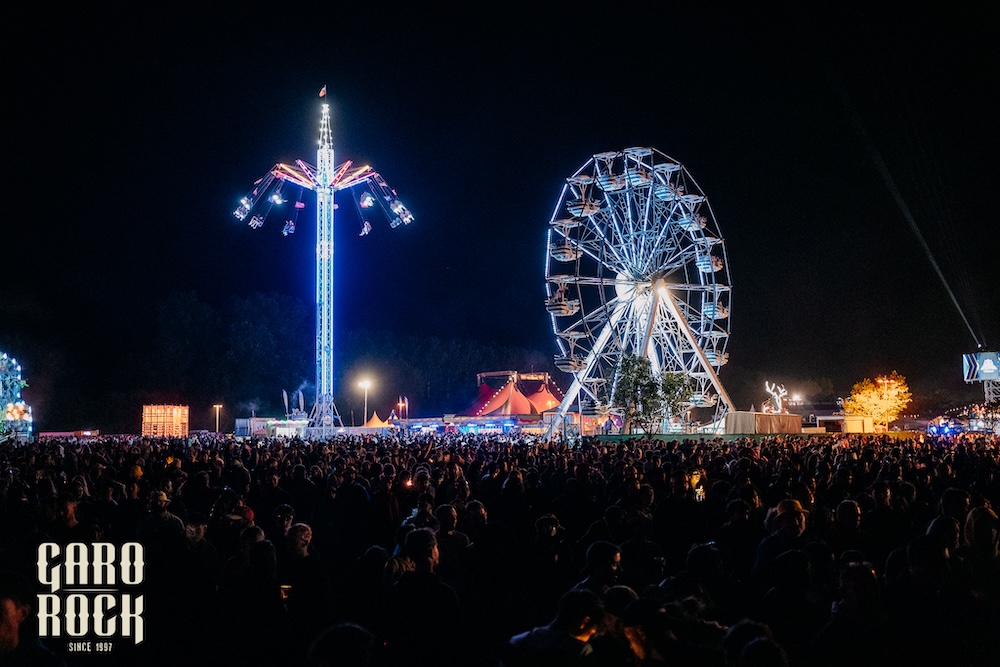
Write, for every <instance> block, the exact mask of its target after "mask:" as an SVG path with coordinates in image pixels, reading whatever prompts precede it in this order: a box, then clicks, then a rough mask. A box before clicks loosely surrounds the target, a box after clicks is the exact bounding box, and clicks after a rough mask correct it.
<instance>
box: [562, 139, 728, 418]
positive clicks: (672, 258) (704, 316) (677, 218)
mask: <svg viewBox="0 0 1000 667" xmlns="http://www.w3.org/2000/svg"><path fill="white" fill-rule="evenodd" d="M545 280H546V295H547V298H546V302H545V305H546V309H547V310H548V312H549V314H550V316H551V318H552V328H553V331H554V333H555V336H556V342H557V344H558V346H559V354H557V355H556V359H555V363H556V366H557V367H558V368H559V369H560V370H562V371H565V372H567V373H570V374H572V375H573V382H572V385H571V387H570V389H569V391H568V392H566V395H565V398H564V400H563V402H562V404H561V405H560V406H559V415H558V419H557V422H561V420H562V417H564V416H565V414H566V412H567V411H568V410H569V408H570V406H572V405H573V404H574V402H577V401H579V402H580V403H583V402H584V401H586V402H587V404H589V405H591V406H595V407H596V408H598V409H599V408H600V406H607V405H608V403H609V399H610V396H611V395H612V393H613V390H614V383H615V374H616V370H617V368H618V364H619V361H620V359H621V357H622V356H624V355H636V356H645V357H646V358H648V359H649V361H650V363H651V365H652V368H653V371H654V372H660V371H679V372H683V373H685V374H686V375H687V376H688V377H689V378H690V379H691V381H692V383H693V385H694V392H693V394H692V396H691V398H690V401H689V405H688V406H687V407H690V408H695V409H699V412H698V414H700V415H703V416H704V417H705V419H706V420H707V421H708V422H709V423H711V424H716V425H717V424H720V423H721V418H722V417H723V416H724V415H725V413H726V412H727V411H728V410H729V409H731V405H732V403H731V401H730V399H729V395H728V394H727V393H726V391H725V389H724V388H723V386H722V383H721V382H720V381H719V376H718V372H719V370H720V369H721V367H722V366H723V365H724V364H725V363H726V362H727V361H728V354H727V353H726V347H727V345H728V343H729V311H730V296H731V294H732V291H731V286H730V277H729V263H728V260H727V257H726V247H725V243H724V241H723V238H722V235H721V234H720V232H719V228H718V225H717V224H716V221H715V216H714V215H713V214H712V209H711V207H710V206H709V203H708V200H707V199H706V197H705V194H704V193H703V192H702V191H701V189H700V188H699V187H698V184H697V183H696V182H695V181H694V179H693V178H692V177H691V175H690V173H688V171H687V169H685V168H684V167H683V166H682V165H681V164H680V163H679V162H677V161H676V160H674V159H672V158H670V157H668V156H667V155H665V154H663V153H661V152H660V151H658V150H656V149H653V148H626V149H624V150H621V151H611V152H606V153H598V154H597V155H595V156H593V158H592V159H590V160H589V161H588V162H587V163H586V164H584V165H583V166H582V167H581V168H580V169H579V170H577V172H576V173H575V174H573V175H572V176H570V177H569V178H567V179H566V184H565V185H564V186H563V189H562V193H561V195H560V197H559V201H558V203H557V204H556V207H555V211H554V212H553V215H552V219H551V221H550V223H549V232H548V254H547V257H546V264H545ZM553 423H556V422H553Z"/></svg>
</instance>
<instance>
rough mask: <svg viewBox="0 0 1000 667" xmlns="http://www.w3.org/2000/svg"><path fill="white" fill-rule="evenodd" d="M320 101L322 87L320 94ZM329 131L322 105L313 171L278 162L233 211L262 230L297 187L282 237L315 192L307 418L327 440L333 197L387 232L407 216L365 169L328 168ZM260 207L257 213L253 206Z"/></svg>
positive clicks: (337, 422)
mask: <svg viewBox="0 0 1000 667" xmlns="http://www.w3.org/2000/svg"><path fill="white" fill-rule="evenodd" d="M319 96H320V97H326V86H323V89H322V90H321V91H320V94H319ZM334 164H335V163H334V152H333V142H332V132H331V131H330V105H329V104H326V103H324V104H323V105H322V119H321V121H320V131H319V149H318V150H317V151H316V166H315V167H313V166H312V165H309V164H307V163H306V162H303V161H302V160H296V161H295V165H289V164H284V163H281V162H279V163H278V164H276V165H274V166H273V167H272V168H271V169H270V171H268V173H267V174H266V175H265V176H264V177H262V178H261V179H259V180H258V181H257V182H256V183H255V184H254V186H255V187H254V189H253V191H251V192H250V194H248V195H247V196H246V197H243V199H241V200H240V205H239V206H238V207H237V208H236V210H235V211H233V215H235V216H236V218H237V219H239V220H245V219H246V217H247V216H248V215H250V213H251V212H252V211H256V212H255V213H254V214H253V215H252V216H251V217H250V220H249V223H248V224H249V225H250V227H251V228H254V229H258V228H260V227H262V226H263V224H264V221H265V220H266V219H267V218H268V215H269V214H270V213H271V211H272V208H273V207H275V206H277V207H279V208H280V207H282V206H284V204H286V203H288V201H287V200H286V199H285V198H284V197H283V196H282V189H283V186H284V185H285V184H288V183H291V184H292V185H295V186H298V187H299V194H298V199H297V200H296V201H295V203H294V205H293V207H292V209H291V211H290V212H289V214H288V215H286V219H285V224H284V228H283V230H282V233H283V234H284V235H285V236H287V235H288V234H292V233H294V232H295V225H296V222H297V221H298V214H299V211H300V210H302V208H304V205H303V203H302V191H303V190H315V192H316V401H315V403H313V407H312V410H311V411H310V413H309V423H310V429H311V435H319V436H323V435H327V434H328V433H329V429H333V428H336V427H340V426H343V421H342V420H341V418H340V413H339V412H338V411H337V405H336V403H335V402H334V398H333V391H334V386H333V384H334V383H333V379H334V354H333V337H334V321H333V303H334V284H333V246H334V236H333V232H334V227H333V217H334V211H335V210H336V209H337V206H336V204H335V203H334V192H336V191H338V190H351V191H353V192H355V193H356V196H357V197H358V199H357V202H356V203H357V205H358V211H359V212H361V214H362V217H364V216H366V215H367V210H368V209H371V208H374V207H375V206H376V204H377V205H378V208H379V209H380V210H381V211H382V212H383V213H384V214H385V216H386V217H387V218H388V220H389V226H390V227H398V226H399V225H408V224H410V223H411V222H413V215H412V214H411V213H410V211H409V210H408V209H407V208H406V207H405V206H403V204H402V203H401V202H400V201H399V198H398V197H397V195H396V191H395V190H393V189H392V188H390V187H389V185H388V184H387V183H386V182H385V180H384V179H383V178H382V176H381V175H379V173H378V172H376V171H375V170H374V169H372V168H371V167H370V166H368V165H363V166H360V167H354V166H353V163H352V162H351V161H347V162H344V163H343V164H341V165H339V166H336V167H335V166H334ZM258 203H260V204H261V207H260V209H257V204H258ZM362 223H363V224H362V228H361V236H365V235H366V234H368V233H369V232H370V231H371V229H372V227H371V223H369V222H368V221H367V220H362Z"/></svg>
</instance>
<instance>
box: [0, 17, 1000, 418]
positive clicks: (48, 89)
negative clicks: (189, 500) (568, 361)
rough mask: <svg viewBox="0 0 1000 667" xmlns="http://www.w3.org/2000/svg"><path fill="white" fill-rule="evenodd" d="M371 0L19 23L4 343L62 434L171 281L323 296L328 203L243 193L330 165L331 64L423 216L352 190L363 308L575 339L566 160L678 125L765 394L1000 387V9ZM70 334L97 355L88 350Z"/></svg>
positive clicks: (1, 306) (471, 331)
mask: <svg viewBox="0 0 1000 667" xmlns="http://www.w3.org/2000/svg"><path fill="white" fill-rule="evenodd" d="M341 4H343V3H327V5H328V8H327V9H324V10H317V9H309V8H308V6H307V5H303V6H302V7H301V8H299V7H295V6H278V5H274V6H272V7H271V8H270V9H268V10H266V11H261V10H253V11H251V10H249V9H247V8H246V7H245V6H244V7H242V8H240V9H236V8H232V9H231V10H229V11H225V10H222V9H217V8H216V9H205V8H199V10H197V11H194V12H184V11H180V10H172V9H169V8H166V7H163V6H157V7H155V8H153V7H150V6H145V5H144V6H139V5H136V6H135V7H133V8H128V9H123V10H116V11H113V12H112V11H111V10H108V9H104V8H100V7H97V6H95V5H93V4H89V5H78V6H74V7H72V8H70V9H67V10H62V11H60V12H58V13H57V12H55V10H54V9H52V8H51V7H50V6H47V5H46V6H43V7H42V8H38V7H23V8H22V10H23V12H25V13H26V14H27V16H25V17H23V18H21V19H19V21H17V22H14V21H11V22H8V23H7V25H6V26H5V30H4V33H5V35H4V55H5V62H6V65H7V67H6V73H5V77H4V78H5V81H6V85H5V95H4V98H5V100H6V104H5V105H4V106H5V107H6V112H5V114H4V116H5V118H6V122H5V125H4V126H5V133H4V134H5V141H4V144H5V154H6V156H7V162H8V164H7V170H6V172H7V173H8V174H9V175H10V176H12V185H13V187H11V188H9V189H8V196H7V198H6V203H7V206H6V209H5V212H4V223H3V228H4V231H5V233H4V243H3V246H2V247H3V250H4V252H3V257H4V260H5V264H6V270H5V272H4V273H5V276H6V282H7V284H6V287H5V289H4V297H3V298H2V299H0V349H2V350H4V351H6V352H8V353H9V354H13V355H14V356H16V357H17V358H18V359H19V361H20V362H21V364H22V366H24V373H25V376H26V379H27V380H28V381H29V385H30V386H29V388H28V389H26V390H25V397H26V399H27V400H28V402H29V403H32V404H34V405H35V406H36V408H35V410H36V422H37V428H38V430H62V429H71V428H79V427H83V426H98V427H99V426H100V425H94V424H77V423H52V420H47V419H46V414H45V406H52V405H54V404H57V403H62V402H68V401H84V402H86V401H91V402H93V401H101V400H103V398H102V392H105V391H109V390H114V391H118V392H127V391H128V386H127V383H128V379H127V378H129V377H130V376H129V369H130V368H132V367H134V366H135V365H136V363H137V357H139V356H141V355H142V354H143V350H145V349H147V346H145V344H144V342H143V341H144V340H145V337H146V336H148V335H149V333H150V330H151V324H150V318H151V312H152V308H153V307H154V306H155V303H156V302H157V301H158V300H159V299H160V298H161V297H162V296H163V295H165V294H167V293H169V292H171V291H174V290H197V291H198V293H199V294H201V295H202V296H203V297H204V298H205V299H208V300H222V299H224V298H226V296H227V295H231V294H247V293H251V292H255V291H270V290H273V291H277V292H279V293H283V294H288V295H291V296H295V297H298V298H301V299H303V300H304V301H305V302H307V303H309V304H311V303H312V302H313V286H314V265H313V257H314V243H315V236H314V233H315V232H314V220H313V216H314V213H313V209H312V207H311V206H310V208H309V209H308V215H305V216H304V217H303V218H301V219H300V222H299V230H298V233H296V234H295V235H294V236H290V237H287V238H284V237H282V235H281V233H280V224H277V225H276V224H275V223H274V221H272V222H270V223H269V224H268V225H265V227H264V228H262V229H259V230H251V229H249V228H248V227H247V225H246V224H245V223H241V222H239V221H237V220H235V219H234V218H233V216H232V214H231V212H232V210H233V209H234V208H235V206H236V204H237V202H238V200H239V198H240V197H241V196H243V195H244V194H246V192H247V191H248V190H249V188H250V187H251V184H252V183H253V181H254V180H255V179H257V178H259V177H260V176H262V175H263V174H264V173H265V172H266V170H267V169H268V168H269V167H270V166H271V165H273V164H274V163H275V162H278V161H284V162H292V161H294V160H295V159H297V158H301V159H304V160H305V161H307V162H310V163H313V162H314V161H315V149H316V140H317V131H318V123H319V113H320V99H319V98H318V97H317V93H318V91H319V90H320V88H321V87H322V86H324V85H326V86H327V89H328V91H329V96H328V98H327V99H328V100H329V101H330V103H331V105H332V106H331V109H332V118H333V134H334V148H335V150H336V154H337V161H338V163H339V162H341V161H343V160H346V159H351V160H354V161H355V163H357V164H364V163H368V164H371V165H372V166H374V167H375V169H377V170H378V171H379V172H380V173H381V174H382V175H383V176H384V177H385V179H386V180H387V181H388V183H389V184H390V185H391V186H392V187H393V188H395V189H396V190H397V191H398V192H399V194H400V196H401V198H402V199H403V200H404V202H405V203H406V204H407V205H408V207H409V208H410V209H411V211H413V213H414V215H415V216H416V222H415V223H414V224H412V225H410V226H407V227H400V228H398V229H394V230H393V229H390V228H389V226H388V224H386V223H385V222H384V221H375V228H374V229H373V231H372V233H371V234H369V235H368V236H366V237H363V238H362V237H360V236H359V235H358V232H359V229H358V227H359V225H360V222H359V221H358V220H357V219H356V217H355V214H354V213H353V211H352V210H351V207H345V208H343V209H341V211H342V212H343V214H342V215H340V214H338V219H337V220H338V223H337V224H338V227H337V251H336V262H337V265H336V271H337V290H338V291H337V305H336V308H337V318H338V331H346V330H354V329H373V330H375V329H388V330H392V331H398V332H408V333H412V334H417V335H428V336H430V335H434V336H445V337H462V338H470V339H475V340H478V341H481V342H482V344H484V345H491V344H504V345H517V346H523V347H527V348H532V349H538V350H540V351H542V352H544V353H546V354H553V353H555V352H556V347H555V342H554V340H553V336H552V332H551V327H550V323H549V319H548V315H547V313H546V312H545V309H544V305H543V299H544V296H545V287H544V258H545V234H546V230H547V222H548V220H549V218H550V215H551V213H552V209H553V207H554V205H555V203H556V201H557V199H558V196H559V193H560V190H561V187H562V184H563V183H564V179H565V178H566V177H568V176H570V175H571V174H573V173H574V172H575V171H576V170H577V169H578V168H579V167H580V166H582V165H583V164H584V163H585V162H587V160H588V159H589V158H590V157H591V156H592V155H593V154H594V153H597V152H602V151H608V150H620V149H623V148H626V147H630V146H650V147H653V148H657V149H659V150H660V151H662V152H664V153H666V154H667V155H669V156H671V157H673V158H674V159H676V160H678V161H679V162H681V163H683V164H684V165H685V166H686V167H687V168H688V170H689V171H690V173H691V174H692V175H693V176H694V178H695V179H696V180H697V182H698V184H699V185H700V186H701V188H702V189H703V190H704V191H705V193H706V194H707V195H708V198H709V201H710V203H711V206H712V209H713V211H714V213H715V216H716V218H717V220H718V223H719V227H720V229H721V231H722V234H723V236H724V238H725V242H726V251H727V254H728V258H729V261H730V271H731V276H732V282H733V297H732V304H733V305H732V322H731V343H730V346H729V353H730V363H729V364H728V365H727V366H725V367H724V368H723V370H722V373H721V378H722V381H723V383H724V384H725V385H726V386H727V388H728V389H729V391H730V394H731V395H732V396H733V398H734V400H735V401H736V403H737V406H738V407H740V408H741V409H748V408H749V407H750V404H751V403H753V404H756V405H759V404H760V403H761V401H762V400H764V399H765V398H766V397H767V396H766V393H765V392H764V388H763V383H764V380H765V379H766V380H770V381H772V382H781V383H784V384H785V385H786V387H787V388H788V389H789V391H790V392H795V391H805V392H808V391H815V390H817V388H826V389H827V390H832V391H833V392H834V393H835V394H837V395H846V394H847V393H848V392H849V391H850V387H851V385H852V384H853V383H854V382H857V381H858V380H861V379H863V378H865V377H874V376H875V375H876V374H881V373H888V372H890V371H893V370H896V371H898V372H899V373H901V374H903V375H904V376H905V377H906V378H907V379H908V380H909V382H910V386H911V389H913V390H914V393H915V394H917V393H919V392H923V393H925V394H927V393H931V392H934V391H943V392H947V393H949V394H952V395H955V396H961V397H963V398H967V399H972V400H974V399H977V398H979V399H981V397H982V388H981V387H980V386H967V385H965V384H964V383H963V382H962V373H961V355H962V354H963V353H967V352H973V351H975V350H976V347H977V344H978V343H982V344H984V345H985V346H986V348H988V349H993V350H995V349H997V347H998V345H1000V326H998V325H1000V321H998V320H1000V318H998V317H997V312H998V305H1000V304H998V301H1000V299H998V294H1000V289H998V285H1000V276H998V269H997V263H996V258H997V231H996V229H997V227H996V225H997V216H996V211H995V208H996V204H995V200H996V183H997V182H998V177H1000V168H998V161H997V159H996V155H997V154H998V148H1000V141H998V131H997V125H996V108H997V106H996V102H997V101H998V99H1000V95H998V92H1000V57H998V54H1000V51H998V49H997V48H996V35H997V34H998V29H1000V25H998V23H1000V21H998V16H1000V15H998V14H997V13H996V12H990V13H989V14H986V13H981V12H979V11H978V10H976V9H975V7H973V6H970V7H965V6H962V5H960V4H959V5H947V6H946V3H937V4H936V5H934V6H932V7H924V8H922V9H919V10H915V9H914V8H913V5H912V3H874V2H866V3H856V4H852V3H835V4H824V5H823V6H824V9H821V10H820V9H815V10H803V9H802V8H800V7H799V3H767V4H766V5H763V4H758V3H740V4H738V5H736V4H731V3H719V4H715V3H685V4H684V5H682V4H681V3H649V4H646V3H642V4H636V5H635V6H634V8H632V9H623V7H626V6H631V5H630V4H629V3H624V4H619V5H613V4H610V3H599V4H598V3H594V4H589V3H579V2H577V3H566V4H560V3H544V7H545V9H544V10H543V9H542V6H543V5H542V4H541V3H533V4H523V5H521V4H515V3H496V4H495V5H491V4H470V5H466V6H464V7H462V6H458V5H455V6H449V7H447V8H445V7H434V8H431V7H428V6H423V5H425V4H426V3H412V4H410V5H406V6H404V7H402V8H398V9H391V10H390V9H389V5H386V4H381V3H361V4H356V5H354V6H350V7H346V8H343V7H339V6H338V5H341ZM691 4H697V5H699V6H698V7H691V6H686V5H691ZM921 4H924V3H921ZM418 5H419V6H418ZM884 5H891V6H884ZM806 11H808V12H809V13H804V12H806ZM206 12H207V13H206ZM8 182H9V183H10V182H11V181H8ZM307 201H309V198H307ZM344 201H346V200H344ZM917 232H919V236H918V233H917ZM928 251H929V253H930V255H931V256H932V257H933V262H934V263H932V261H931V259H930V258H929V256H928ZM935 263H936V266H937V269H936V268H935ZM938 270H940V273H941V274H942V275H943V277H944V278H945V280H946V281H947V285H948V288H946V287H945V282H944V281H942V279H941V277H940V276H939V275H938ZM949 288H950V290H951V294H949ZM952 295H953V297H954V301H956V302H957V304H958V307H956V305H955V303H954V302H953V298H952ZM966 321H967V322H968V324H967V323H966ZM67 355H72V356H79V355H83V356H84V357H86V359H87V363H86V364H80V365H74V368H84V369H86V377H72V378H67V377H65V374H63V375H60V374H59V373H57V372H56V369H55V368H54V367H55V366H57V365H59V364H62V363H65V361H66V358H67ZM482 370H483V371H490V370H501V369H492V368H484V369H482ZM54 378H59V380H58V381H56V380H55V379H54ZM568 379H569V378H568V376H562V377H560V378H558V380H559V382H560V384H561V385H562V386H563V387H564V388H565V387H566V386H568V384H569V383H568ZM469 383H470V395H472V394H473V393H474V386H473V384H474V383H473V379H472V378H469ZM279 389H280V388H276V389H275V391H278V390H279ZM387 391H388V392H389V393H391V394H393V395H395V394H397V393H406V388H405V387H400V388H387ZM229 400H234V401H235V400H236V399H235V398H228V397H227V402H228V401H229ZM463 407H464V406H454V409H455V410H460V409H462V408H463ZM342 411H343V410H342ZM135 412H136V414H137V415H138V407H136V410H135ZM204 426H206V427H207V426H208V425H207V424H206V425H204Z"/></svg>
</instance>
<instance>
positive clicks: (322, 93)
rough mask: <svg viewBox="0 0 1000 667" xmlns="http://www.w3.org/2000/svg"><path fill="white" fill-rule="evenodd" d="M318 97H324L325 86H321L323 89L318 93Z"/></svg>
mask: <svg viewBox="0 0 1000 667" xmlns="http://www.w3.org/2000/svg"><path fill="white" fill-rule="evenodd" d="M319 96H320V97H326V86H323V88H322V89H321V90H320V91H319Z"/></svg>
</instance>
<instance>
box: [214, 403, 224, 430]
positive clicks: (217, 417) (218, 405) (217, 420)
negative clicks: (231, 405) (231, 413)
mask: <svg viewBox="0 0 1000 667" xmlns="http://www.w3.org/2000/svg"><path fill="white" fill-rule="evenodd" d="M212 407H213V408H215V432H216V433H218V432H219V411H220V410H222V404H221V403H216V404H215V405H213V406H212Z"/></svg>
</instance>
